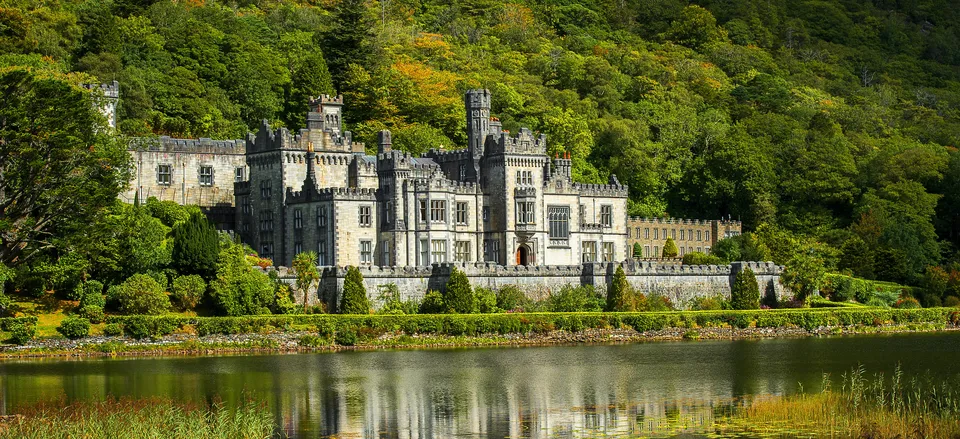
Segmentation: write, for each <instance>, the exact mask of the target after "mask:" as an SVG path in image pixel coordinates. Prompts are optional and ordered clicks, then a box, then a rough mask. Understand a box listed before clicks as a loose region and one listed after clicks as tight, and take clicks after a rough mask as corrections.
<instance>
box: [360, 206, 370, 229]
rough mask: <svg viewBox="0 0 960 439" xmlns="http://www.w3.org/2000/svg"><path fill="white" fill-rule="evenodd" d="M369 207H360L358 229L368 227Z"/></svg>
mask: <svg viewBox="0 0 960 439" xmlns="http://www.w3.org/2000/svg"><path fill="white" fill-rule="evenodd" d="M371 210H372V209H371V207H370V206H360V213H359V218H360V227H370V211H371Z"/></svg>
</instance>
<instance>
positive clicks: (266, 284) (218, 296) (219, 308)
mask: <svg viewBox="0 0 960 439" xmlns="http://www.w3.org/2000/svg"><path fill="white" fill-rule="evenodd" d="M274 291H275V287H274V282H273V280H271V279H270V277H269V276H267V275H266V274H264V273H263V272H261V271H259V270H258V269H256V268H254V266H253V265H251V263H250V262H249V261H248V260H247V257H246V255H245V254H244V251H243V246H241V245H239V244H234V243H232V242H227V243H225V244H224V247H223V248H222V249H221V250H220V258H219V260H218V262H217V277H216V279H214V280H213V281H211V282H210V285H209V287H208V292H209V295H210V296H209V299H210V304H211V305H212V306H213V308H214V310H215V311H216V312H217V313H218V314H220V315H228V316H240V315H248V314H269V313H270V306H271V305H272V304H274V302H275V300H276V297H275V294H274ZM205 303H206V302H205Z"/></svg>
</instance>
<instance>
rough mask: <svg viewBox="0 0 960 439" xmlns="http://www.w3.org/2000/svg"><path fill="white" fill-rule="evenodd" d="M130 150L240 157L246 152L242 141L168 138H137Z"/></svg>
mask: <svg viewBox="0 0 960 439" xmlns="http://www.w3.org/2000/svg"><path fill="white" fill-rule="evenodd" d="M130 149H133V150H142V151H153V152H167V153H181V154H184V153H185V154H231V155H242V154H243V153H245V152H246V143H245V142H244V141H243V140H240V139H237V140H213V139H208V138H200V139H175V138H172V137H169V136H160V137H156V138H153V137H137V138H134V139H132V140H131V141H130Z"/></svg>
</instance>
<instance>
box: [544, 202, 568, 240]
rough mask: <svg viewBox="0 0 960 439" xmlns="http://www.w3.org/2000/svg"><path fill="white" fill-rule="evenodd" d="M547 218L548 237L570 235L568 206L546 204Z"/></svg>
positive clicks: (564, 237)
mask: <svg viewBox="0 0 960 439" xmlns="http://www.w3.org/2000/svg"><path fill="white" fill-rule="evenodd" d="M547 218H548V221H549V223H550V224H549V225H550V238H552V239H567V238H568V237H570V207H569V206H547Z"/></svg>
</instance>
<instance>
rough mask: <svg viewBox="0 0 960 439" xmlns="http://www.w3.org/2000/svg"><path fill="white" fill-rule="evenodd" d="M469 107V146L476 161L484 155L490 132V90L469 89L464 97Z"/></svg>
mask: <svg viewBox="0 0 960 439" xmlns="http://www.w3.org/2000/svg"><path fill="white" fill-rule="evenodd" d="M464 104H465V106H466V109H467V148H468V149H469V150H470V155H471V156H472V157H473V159H474V161H475V162H476V161H478V160H479V159H480V157H483V147H484V143H486V141H487V134H488V133H489V132H490V90H486V89H480V90H469V91H467V94H466V96H465V97H464Z"/></svg>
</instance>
